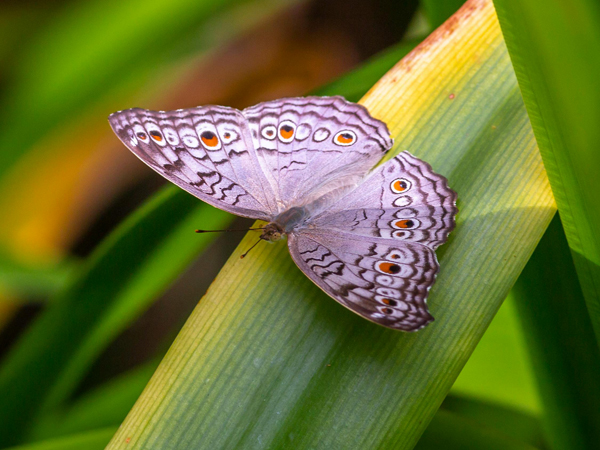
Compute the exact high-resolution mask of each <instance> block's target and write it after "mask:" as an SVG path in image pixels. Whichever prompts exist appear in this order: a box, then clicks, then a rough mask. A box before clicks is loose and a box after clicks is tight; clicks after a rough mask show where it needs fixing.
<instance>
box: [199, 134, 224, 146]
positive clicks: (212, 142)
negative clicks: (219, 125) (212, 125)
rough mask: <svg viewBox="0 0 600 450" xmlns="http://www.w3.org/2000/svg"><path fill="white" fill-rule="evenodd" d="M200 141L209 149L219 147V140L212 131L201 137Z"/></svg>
mask: <svg viewBox="0 0 600 450" xmlns="http://www.w3.org/2000/svg"><path fill="white" fill-rule="evenodd" d="M200 139H202V142H203V143H204V145H206V146H207V147H216V146H217V145H219V138H218V137H217V135H216V134H215V133H213V132H212V131H204V132H202V134H201V135H200Z"/></svg>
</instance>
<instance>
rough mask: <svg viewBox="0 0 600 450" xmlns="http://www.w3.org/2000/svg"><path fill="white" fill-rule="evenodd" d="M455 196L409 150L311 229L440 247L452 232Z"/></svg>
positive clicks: (331, 210) (368, 178) (377, 169)
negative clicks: (338, 231) (330, 230)
mask: <svg viewBox="0 0 600 450" xmlns="http://www.w3.org/2000/svg"><path fill="white" fill-rule="evenodd" d="M456 212H457V209H456V193H455V192H454V191H453V190H452V189H450V188H449V187H448V182H447V180H446V178H444V177H443V176H441V175H438V174H436V173H434V172H433V170H432V169H431V166H429V164H427V163H426V162H424V161H421V160H420V159H418V158H415V157H414V156H412V155H411V154H410V153H408V152H402V153H400V154H399V155H398V156H396V157H395V158H392V159H391V160H389V161H387V162H386V163H384V164H382V165H381V166H379V167H378V168H376V169H375V170H374V171H373V173H372V174H371V175H369V176H368V177H367V178H366V179H365V181H364V182H363V183H362V184H360V185H359V186H358V187H357V188H356V189H355V190H353V191H352V192H350V193H348V194H347V195H345V196H344V197H343V198H341V199H340V200H339V201H338V202H336V203H335V204H333V205H332V206H331V207H330V208H329V209H327V210H326V211H324V212H322V213H320V214H319V215H318V216H317V217H315V218H314V219H312V220H311V224H312V226H313V227H317V228H323V229H336V230H341V231H346V232H350V233H353V234H359V235H362V236H372V237H381V238H386V239H393V240H397V241H400V242H402V241H408V242H416V243H419V244H423V245H426V246H428V247H430V248H433V249H436V248H437V247H439V246H440V245H442V244H443V243H444V242H446V240H447V239H448V234H449V233H450V232H451V231H452V230H453V229H454V226H455V220H454V217H455V215H456Z"/></svg>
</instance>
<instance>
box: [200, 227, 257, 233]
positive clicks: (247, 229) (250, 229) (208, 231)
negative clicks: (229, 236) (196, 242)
mask: <svg viewBox="0 0 600 450" xmlns="http://www.w3.org/2000/svg"><path fill="white" fill-rule="evenodd" d="M255 230H264V227H263V228H244V229H243V230H236V229H227V230H196V233H224V232H226V231H255Z"/></svg>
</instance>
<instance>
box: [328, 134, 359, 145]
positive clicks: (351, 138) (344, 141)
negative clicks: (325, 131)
mask: <svg viewBox="0 0 600 450" xmlns="http://www.w3.org/2000/svg"><path fill="white" fill-rule="evenodd" d="M333 142H334V143H336V144H338V145H342V146H347V145H352V144H354V142H356V133H354V131H350V130H343V131H340V132H339V133H337V134H336V135H335V136H334V137H333Z"/></svg>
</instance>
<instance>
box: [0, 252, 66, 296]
mask: <svg viewBox="0 0 600 450" xmlns="http://www.w3.org/2000/svg"><path fill="white" fill-rule="evenodd" d="M75 267H76V262H75V261H61V262H59V263H55V264H34V265H32V264H26V263H24V262H21V261H16V260H15V259H14V258H13V257H12V256H11V255H9V254H8V252H5V251H3V249H0V285H1V286H2V288H3V289H7V290H8V291H9V292H10V293H11V294H14V295H15V297H16V298H18V299H19V300H25V299H28V298H33V299H36V297H37V298H40V297H46V298H47V297H48V296H50V295H52V294H54V293H55V292H57V291H58V290H59V289H61V288H63V287H64V286H65V284H66V283H67V280H68V279H69V278H70V277H71V275H72V274H73V271H74V269H75Z"/></svg>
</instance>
